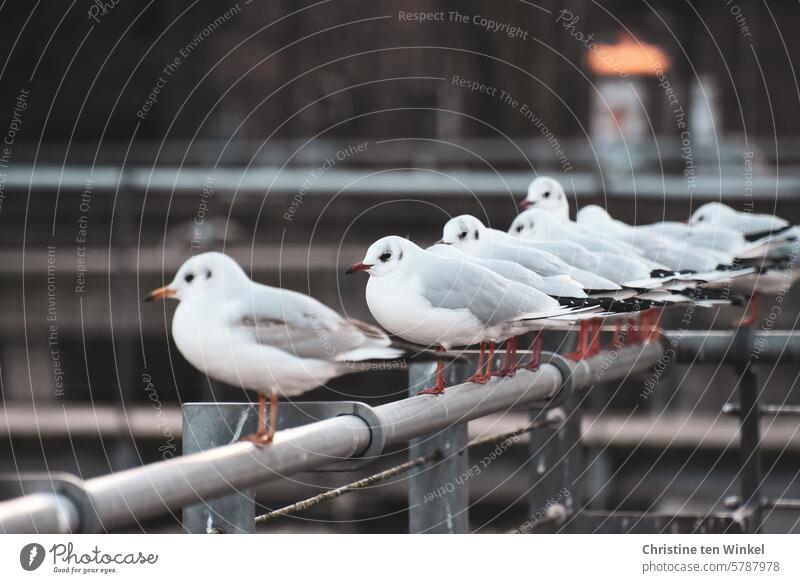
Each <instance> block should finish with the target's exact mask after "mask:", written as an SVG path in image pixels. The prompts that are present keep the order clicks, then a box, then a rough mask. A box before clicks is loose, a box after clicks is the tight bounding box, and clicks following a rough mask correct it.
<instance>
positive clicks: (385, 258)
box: [378, 251, 392, 263]
mask: <svg viewBox="0 0 800 583" xmlns="http://www.w3.org/2000/svg"><path fill="white" fill-rule="evenodd" d="M391 258H392V254H391V253H390V252H389V251H387V252H386V253H384V254H383V255H381V256H380V257H378V259H380V260H381V261H383V262H384V263H386V262H387V261H389V259H391Z"/></svg>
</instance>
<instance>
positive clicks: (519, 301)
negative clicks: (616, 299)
mask: <svg viewBox="0 0 800 583" xmlns="http://www.w3.org/2000/svg"><path fill="white" fill-rule="evenodd" d="M357 271H364V272H366V273H368V274H369V275H370V278H369V282H368V283H367V291H366V297H367V305H368V306H369V310H370V312H372V315H373V317H374V318H375V319H376V320H377V321H378V323H379V324H380V325H381V326H383V327H384V328H386V329H387V330H388V331H389V332H391V333H392V334H395V335H397V336H399V337H400V338H403V339H404V340H408V341H410V342H414V343H416V344H423V345H427V346H437V347H441V348H443V349H449V348H452V347H463V346H471V345H473V344H480V345H481V358H480V360H479V362H478V369H477V371H476V373H475V375H474V376H473V377H472V378H471V380H472V381H473V382H481V383H485V382H487V381H488V380H489V379H490V377H491V376H492V361H493V358H494V347H495V343H497V342H502V341H503V340H506V339H508V338H511V337H513V336H518V335H521V334H525V333H526V332H528V331H531V330H534V329H536V328H537V327H538V326H542V325H544V324H543V322H544V321H545V320H547V319H550V318H559V317H564V316H567V317H571V316H572V315H576V316H577V314H576V313H577V312H582V311H586V310H588V309H591V310H594V309H596V308H585V307H563V306H561V305H560V304H559V302H558V301H557V300H555V299H553V298H551V297H549V296H548V295H547V294H544V293H542V292H540V291H537V290H536V289H533V288H531V287H528V286H526V285H523V284H521V283H518V282H514V281H510V280H508V279H506V278H504V277H501V276H500V275H498V274H497V273H495V272H493V271H490V270H488V269H486V268H484V267H481V266H480V265H477V264H473V263H468V262H464V261H457V260H453V259H449V258H446V257H440V256H438V255H434V254H433V253H429V252H428V251H425V250H424V249H422V248H421V247H419V246H417V245H416V244H414V243H412V242H411V241H408V240H406V239H403V238H402V237H396V236H390V237H384V238H382V239H379V240H378V241H376V242H375V243H373V244H372V245H371V246H370V247H369V249H367V253H366V255H365V256H364V259H363V260H362V261H361V262H360V263H357V264H355V265H353V266H352V267H350V269H348V270H347V273H354V272H357ZM485 343H489V355H488V362H487V364H486V371H485V372H484V370H483V357H484V353H485ZM444 389H445V387H444V371H443V368H442V366H441V363H440V366H439V370H438V374H437V381H436V385H435V386H434V387H432V388H430V389H426V390H424V391H422V392H421V394H440V393H442V392H444Z"/></svg>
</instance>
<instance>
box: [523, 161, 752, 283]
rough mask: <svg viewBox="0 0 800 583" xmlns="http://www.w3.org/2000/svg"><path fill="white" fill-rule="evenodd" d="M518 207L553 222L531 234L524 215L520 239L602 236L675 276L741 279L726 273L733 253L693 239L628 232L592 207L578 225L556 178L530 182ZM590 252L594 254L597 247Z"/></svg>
mask: <svg viewBox="0 0 800 583" xmlns="http://www.w3.org/2000/svg"><path fill="white" fill-rule="evenodd" d="M520 206H522V207H524V208H526V209H537V210H538V211H545V212H546V213H548V214H550V215H552V216H553V217H555V218H556V219H557V220H556V221H550V222H549V223H548V222H547V221H540V222H539V223H541V224H535V229H538V231H536V230H535V229H534V226H533V225H531V224H530V222H531V221H530V219H531V217H532V215H531V214H530V213H531V212H532V211H531V210H526V211H525V212H523V213H521V214H520V215H519V217H518V218H517V219H516V220H515V223H514V224H513V226H512V232H514V230H516V234H518V235H520V236H523V237H529V238H530V237H533V238H541V237H543V236H545V235H550V236H553V234H554V231H557V232H558V233H559V234H560V236H562V237H569V238H571V239H572V240H578V241H584V242H585V239H584V237H586V236H589V237H590V238H592V239H597V238H598V237H600V240H602V241H604V242H608V241H615V242H616V243H622V244H625V245H627V246H628V247H629V249H630V248H634V249H636V252H637V253H641V254H643V255H644V257H646V258H647V259H649V260H651V261H654V262H657V263H658V264H661V268H662V269H663V268H666V269H667V270H669V271H673V272H675V271H691V272H695V274H693V275H694V277H696V278H697V279H699V280H703V281H709V280H712V279H714V280H718V279H725V280H729V279H731V277H734V276H741V275H744V274H743V273H738V274H735V275H734V274H732V273H730V270H729V268H728V267H727V266H730V265H731V264H733V263H735V261H734V260H735V257H734V254H732V253H730V252H725V251H724V250H720V249H717V248H709V247H698V246H697V244H696V243H697V242H698V241H697V240H693V241H691V243H689V242H687V241H685V240H677V239H673V238H670V237H665V236H659V235H658V233H657V232H654V230H653V229H657V228H658V225H653V226H652V227H651V228H650V229H642V230H639V229H635V228H626V227H629V226H628V225H625V223H622V222H621V221H616V220H614V219H613V218H611V216H610V215H608V213H606V212H605V210H604V209H602V208H601V207H598V206H596V205H592V206H591V207H586V208H585V209H581V210H580V211H579V212H578V215H577V218H578V222H573V221H571V220H570V218H569V201H568V200H567V197H566V194H565V192H564V188H563V187H562V186H561V184H560V183H559V182H558V180H556V179H554V178H550V177H539V178H536V179H534V180H533V181H532V182H531V183H530V185H529V186H528V193H527V195H526V197H525V200H523V201H522V202H521V203H520ZM559 227H560V228H559ZM666 228H669V227H666ZM543 231H544V232H543ZM705 236H707V235H705ZM712 239H713V237H712ZM616 243H613V244H616ZM591 248H592V249H594V248H595V247H591ZM720 266H725V267H726V268H725V269H723V270H719V269H718V267H720ZM699 274H702V275H699ZM684 279H686V278H684Z"/></svg>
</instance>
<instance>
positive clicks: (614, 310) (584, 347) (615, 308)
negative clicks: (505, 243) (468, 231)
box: [427, 243, 664, 374]
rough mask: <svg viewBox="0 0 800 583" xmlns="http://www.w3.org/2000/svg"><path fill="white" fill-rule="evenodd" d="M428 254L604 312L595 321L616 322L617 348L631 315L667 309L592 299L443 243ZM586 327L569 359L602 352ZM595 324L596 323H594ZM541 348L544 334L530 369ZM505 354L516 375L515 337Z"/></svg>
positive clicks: (555, 280) (566, 282) (560, 281)
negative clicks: (476, 268)
mask: <svg viewBox="0 0 800 583" xmlns="http://www.w3.org/2000/svg"><path fill="white" fill-rule="evenodd" d="M427 251H428V252H430V253H433V254H435V255H438V256H440V257H446V258H449V259H454V260H457V261H470V262H473V263H476V264H478V265H480V266H482V267H485V268H487V269H489V270H491V271H494V272H495V273H497V274H498V275H500V276H502V277H505V278H506V279H509V280H511V281H515V282H519V283H522V284H524V285H527V286H529V287H531V288H534V289H536V290H538V291H540V292H543V293H545V294H547V295H549V296H550V297H552V298H554V299H555V300H557V301H558V302H559V304H561V305H562V306H575V307H597V308H602V310H603V312H602V313H596V314H593V316H592V319H595V318H602V319H603V321H609V320H610V321H613V322H616V324H617V328H616V331H615V342H614V343H615V345H617V344H618V342H617V340H618V338H619V337H620V335H621V325H622V321H623V320H626V321H629V320H630V315H631V313H632V312H644V311H646V310H649V309H652V308H654V307H657V306H662V305H664V302H658V301H650V300H646V299H644V300H641V299H638V298H636V299H633V300H624V299H623V300H618V299H615V298H613V297H599V298H597V297H593V298H589V296H588V295H587V294H586V292H585V291H584V290H583V289H582V288H581V286H580V284H578V283H577V282H574V281H570V280H571V278H570V277H569V276H562V275H559V276H551V277H542V276H540V275H539V274H537V273H535V272H533V271H531V270H530V269H527V268H525V267H523V266H522V265H520V264H518V263H514V262H512V261H504V260H501V259H481V258H479V257H474V256H471V255H467V254H466V253H463V252H462V251H459V250H458V249H456V248H455V247H454V246H452V245H448V244H444V243H436V244H434V245H432V246H430V247H429V248H428V249H427ZM586 323H587V322H586V321H585V320H584V321H581V322H580V324H581V329H580V334H579V340H578V347H577V349H576V350H575V351H574V352H572V353H570V354H568V355H567V356H568V357H572V358H575V359H576V360H581V359H583V358H584V357H586V356H589V355H591V354H594V353H596V352H597V351H599V349H600V346H599V344H597V343H594V341H595V340H597V341H599V334H598V332H599V330H595V334H594V335H593V339H592V342H593V344H592V346H589V344H588V341H589V337H588V336H589V329H588V328H587V326H586ZM572 324H573V322H568V321H564V322H559V321H553V320H550V321H548V325H547V326H546V327H547V328H562V329H569V328H571V327H572ZM595 324H597V323H596V322H595ZM629 331H630V330H629ZM541 345H542V337H541V334H540V333H539V332H537V334H536V337H535V339H534V341H533V346H532V347H531V364H529V365H528V366H529V368H532V367H535V366H536V364H537V363H538V362H539V361H540V354H541ZM506 350H507V352H506V355H507V357H508V354H509V353H511V356H510V357H508V358H507V359H506V365H505V366H504V367H503V368H504V371H505V374H513V371H514V370H515V368H516V358H515V357H514V354H515V352H516V337H514V338H510V339H509V340H508V341H507V347H506Z"/></svg>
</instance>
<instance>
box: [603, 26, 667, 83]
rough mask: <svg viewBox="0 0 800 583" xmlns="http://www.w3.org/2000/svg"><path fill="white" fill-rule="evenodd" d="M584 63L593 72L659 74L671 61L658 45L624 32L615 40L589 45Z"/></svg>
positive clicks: (607, 73) (604, 73) (665, 69)
mask: <svg viewBox="0 0 800 583" xmlns="http://www.w3.org/2000/svg"><path fill="white" fill-rule="evenodd" d="M588 64H589V69H591V71H592V72H593V73H595V74H597V75H662V74H663V73H664V72H665V71H668V70H669V68H670V64H671V62H670V58H669V56H667V54H666V53H665V52H664V51H663V50H662V49H661V47H659V46H658V45H654V44H650V43H648V42H646V41H642V40H636V39H634V38H632V37H630V36H628V35H625V36H623V37H621V38H620V40H619V42H617V43H597V44H593V45H591V46H590V47H589V56H588Z"/></svg>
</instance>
